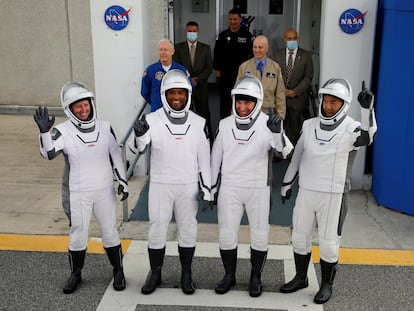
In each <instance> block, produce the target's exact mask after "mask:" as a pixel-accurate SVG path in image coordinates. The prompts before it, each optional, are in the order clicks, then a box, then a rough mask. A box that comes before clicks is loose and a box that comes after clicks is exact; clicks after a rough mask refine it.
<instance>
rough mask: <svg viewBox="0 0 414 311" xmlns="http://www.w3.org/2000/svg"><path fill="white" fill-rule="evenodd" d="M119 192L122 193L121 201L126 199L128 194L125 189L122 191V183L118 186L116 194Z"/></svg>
mask: <svg viewBox="0 0 414 311" xmlns="http://www.w3.org/2000/svg"><path fill="white" fill-rule="evenodd" d="M120 194H122V197H121V201H124V200H126V199H127V198H128V196H129V193H128V192H127V191H124V186H122V185H119V186H118V195H120Z"/></svg>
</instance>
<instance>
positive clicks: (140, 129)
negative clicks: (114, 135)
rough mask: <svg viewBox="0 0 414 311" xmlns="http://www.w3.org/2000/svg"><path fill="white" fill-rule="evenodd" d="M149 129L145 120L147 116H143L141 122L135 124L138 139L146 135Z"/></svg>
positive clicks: (136, 121) (137, 121)
mask: <svg viewBox="0 0 414 311" xmlns="http://www.w3.org/2000/svg"><path fill="white" fill-rule="evenodd" d="M148 129H149V125H148V122H147V120H145V114H144V115H143V116H142V119H141V120H135V123H134V132H135V135H136V136H137V137H140V136H142V135H144V134H145V133H146V132H147V131H148Z"/></svg>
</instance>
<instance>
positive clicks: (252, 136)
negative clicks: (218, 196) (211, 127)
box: [220, 115, 272, 188]
mask: <svg viewBox="0 0 414 311" xmlns="http://www.w3.org/2000/svg"><path fill="white" fill-rule="evenodd" d="M223 121H226V122H223V128H222V129H220V131H222V135H223V143H222V146H223V160H222V171H221V174H222V176H221V182H222V183H223V184H228V185H232V186H237V187H249V188H251V187H253V188H255V187H266V186H267V177H268V161H269V154H268V152H269V150H270V149H271V148H272V147H271V143H272V136H271V133H270V131H267V130H266V129H267V127H266V125H264V124H263V123H266V121H267V118H266V116H264V115H263V116H262V115H260V116H259V118H258V119H257V120H256V122H255V124H254V125H253V126H252V127H251V128H250V129H248V130H239V129H238V128H237V127H236V124H235V120H234V117H233V118H230V119H228V120H227V119H226V120H223Z"/></svg>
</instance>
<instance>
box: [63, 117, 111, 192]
mask: <svg viewBox="0 0 414 311" xmlns="http://www.w3.org/2000/svg"><path fill="white" fill-rule="evenodd" d="M105 125H106V126H105ZM61 131H63V132H62V134H63V139H64V141H65V142H64V148H63V152H64V153H65V154H66V155H67V157H68V161H69V166H70V172H69V189H70V190H71V191H90V190H97V189H101V188H104V187H107V186H109V185H111V184H112V183H113V175H112V167H111V163H110V160H109V137H110V136H109V135H111V134H110V132H109V125H107V124H104V123H103V122H101V120H96V122H95V129H94V130H93V131H92V132H89V133H83V132H80V131H79V130H78V129H77V128H76V127H75V126H73V124H72V123H70V121H67V122H65V123H64V127H62V128H61Z"/></svg>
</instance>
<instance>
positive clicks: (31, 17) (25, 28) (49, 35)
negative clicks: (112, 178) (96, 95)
mask: <svg viewBox="0 0 414 311" xmlns="http://www.w3.org/2000/svg"><path fill="white" fill-rule="evenodd" d="M0 10H1V11H2V12H3V13H4V14H2V22H3V26H2V27H0V40H1V42H2V43H1V45H0V58H1V63H0V80H1V81H2V82H1V83H0V105H17V106H27V105H47V106H60V103H59V90H60V88H61V86H62V85H63V83H65V82H67V81H69V80H81V81H83V82H84V83H85V84H87V85H88V86H90V87H91V88H93V85H94V77H93V61H92V59H93V55H92V39H91V26H90V11H89V3H86V5H85V1H82V0H71V1H69V0H42V1H25V0H14V1H9V0H0Z"/></svg>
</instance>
